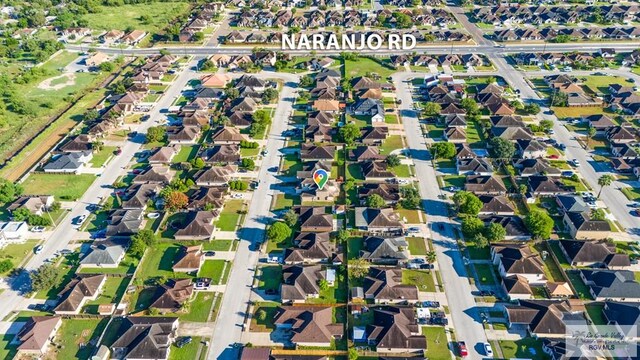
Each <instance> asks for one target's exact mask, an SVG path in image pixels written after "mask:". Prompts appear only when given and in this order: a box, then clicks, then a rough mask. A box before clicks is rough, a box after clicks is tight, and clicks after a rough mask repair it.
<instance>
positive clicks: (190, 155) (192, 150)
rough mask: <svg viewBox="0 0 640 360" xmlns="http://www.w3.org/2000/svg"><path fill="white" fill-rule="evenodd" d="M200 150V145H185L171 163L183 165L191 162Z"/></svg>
mask: <svg viewBox="0 0 640 360" xmlns="http://www.w3.org/2000/svg"><path fill="white" fill-rule="evenodd" d="M199 149H200V145H183V146H182V147H181V148H180V151H179V152H178V153H177V154H176V156H174V158H173V160H172V161H171V162H173V163H181V162H187V161H190V160H192V159H194V158H195V157H196V155H197V154H198V150H199Z"/></svg>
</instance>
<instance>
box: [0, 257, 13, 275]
mask: <svg viewBox="0 0 640 360" xmlns="http://www.w3.org/2000/svg"><path fill="white" fill-rule="evenodd" d="M12 269H13V262H11V260H9V259H4V260H2V261H0V274H5V273H8V272H9V271H10V270H12Z"/></svg>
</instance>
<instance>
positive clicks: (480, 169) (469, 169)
mask: <svg viewBox="0 0 640 360" xmlns="http://www.w3.org/2000/svg"><path fill="white" fill-rule="evenodd" d="M456 169H457V170H458V175H488V176H491V175H492V174H493V170H494V169H493V165H491V163H490V162H489V161H488V160H487V159H486V158H481V157H475V158H470V159H457V160H456Z"/></svg>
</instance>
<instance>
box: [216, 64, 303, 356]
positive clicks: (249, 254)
mask: <svg viewBox="0 0 640 360" xmlns="http://www.w3.org/2000/svg"><path fill="white" fill-rule="evenodd" d="M257 76H259V77H262V78H272V79H273V78H278V79H281V80H283V81H284V82H285V83H284V87H283V89H282V91H281V92H280V101H279V102H278V107H277V108H276V112H275V115H274V117H273V122H272V125H271V130H270V132H269V138H268V142H267V145H266V149H267V150H268V154H267V156H265V158H264V159H263V162H262V166H261V167H260V172H259V175H258V179H260V184H259V185H258V188H257V189H256V190H255V192H254V194H253V200H252V201H251V205H250V206H249V211H248V213H247V216H246V220H245V222H244V224H243V227H242V229H241V230H240V236H239V238H240V244H239V246H238V250H237V252H236V255H235V260H234V263H233V269H232V270H231V274H230V276H229V281H228V284H230V286H227V291H226V292H225V294H224V298H223V299H222V304H221V305H222V306H221V309H224V310H223V311H221V312H220V314H219V316H218V320H217V322H216V326H215V329H214V331H213V334H212V336H211V338H212V339H213V340H211V346H210V348H209V354H208V357H207V358H208V359H209V360H214V359H229V360H231V359H233V360H235V359H237V358H238V353H237V349H236V348H233V347H231V345H232V344H234V343H237V342H240V340H241V337H242V324H243V323H244V319H245V313H246V310H247V305H248V302H249V300H250V297H251V291H253V290H252V289H251V286H252V283H253V278H254V274H255V267H256V265H257V264H258V260H259V256H260V252H259V251H258V250H257V246H256V245H258V244H260V243H261V242H262V241H263V239H264V238H265V228H266V224H267V223H268V222H269V221H270V220H271V218H272V214H271V212H270V209H269V207H270V205H271V200H272V199H273V196H274V195H275V193H276V192H277V190H276V189H275V187H276V185H277V184H278V183H279V180H278V179H277V178H276V176H275V174H274V173H270V172H268V171H267V169H268V168H270V167H272V166H277V165H278V164H279V162H280V156H281V149H283V148H284V147H285V138H284V137H282V132H283V131H285V130H286V129H287V126H288V125H287V124H288V118H289V116H290V115H291V114H292V113H293V104H294V102H295V97H296V91H297V90H296V88H297V84H298V82H299V77H298V76H296V75H293V74H285V73H268V72H263V73H260V74H257Z"/></svg>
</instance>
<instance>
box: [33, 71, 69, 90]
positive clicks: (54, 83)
mask: <svg viewBox="0 0 640 360" xmlns="http://www.w3.org/2000/svg"><path fill="white" fill-rule="evenodd" d="M75 84H76V74H75V73H65V74H62V75H58V76H54V77H52V78H49V79H46V80H44V81H43V82H41V83H40V84H38V89H42V90H61V89H64V88H66V87H67V86H72V85H75Z"/></svg>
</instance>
